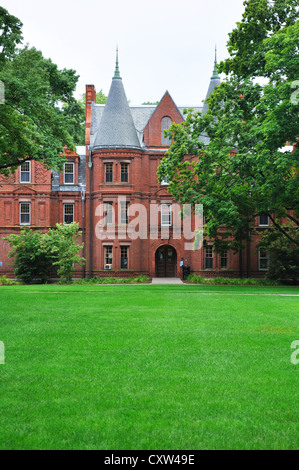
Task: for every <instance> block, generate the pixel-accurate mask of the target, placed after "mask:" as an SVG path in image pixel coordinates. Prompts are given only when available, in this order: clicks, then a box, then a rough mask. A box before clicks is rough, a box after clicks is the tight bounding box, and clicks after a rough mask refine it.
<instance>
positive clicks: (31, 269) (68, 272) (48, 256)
mask: <svg viewBox="0 0 299 470" xmlns="http://www.w3.org/2000/svg"><path fill="white" fill-rule="evenodd" d="M80 236H81V233H80V232H79V225H78V224H76V223H72V224H69V225H64V224H56V229H50V230H49V231H48V232H47V233H44V234H43V233H41V232H40V231H38V230H32V229H30V228H25V229H24V230H21V232H20V235H16V234H11V235H10V236H9V237H5V238H4V240H5V241H7V243H9V245H10V247H11V251H10V252H9V255H8V256H9V257H10V258H13V259H14V260H13V268H14V273H15V275H16V277H17V278H18V279H20V280H21V281H23V282H24V283H25V284H30V283H31V282H34V281H37V280H41V281H42V282H43V283H45V282H47V281H48V279H49V277H50V274H51V273H53V269H56V267H57V274H58V275H59V276H60V278H61V280H63V281H64V282H69V281H70V280H71V279H72V272H73V271H74V269H75V268H74V264H75V263H77V264H79V265H83V264H84V262H85V260H84V258H82V257H80V256H79V255H78V253H79V251H80V250H81V249H82V248H83V245H78V243H77V241H78V239H79V238H80Z"/></svg>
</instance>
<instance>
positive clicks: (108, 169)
mask: <svg viewBox="0 0 299 470" xmlns="http://www.w3.org/2000/svg"><path fill="white" fill-rule="evenodd" d="M105 181H106V183H113V163H106V164H105Z"/></svg>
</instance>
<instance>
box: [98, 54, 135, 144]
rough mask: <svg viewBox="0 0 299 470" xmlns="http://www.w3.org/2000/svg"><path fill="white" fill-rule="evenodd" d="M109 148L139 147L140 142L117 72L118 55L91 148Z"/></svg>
mask: <svg viewBox="0 0 299 470" xmlns="http://www.w3.org/2000/svg"><path fill="white" fill-rule="evenodd" d="M110 148H112V149H113V148H115V149H117V148H130V149H140V143H139V139H138V136H137V132H136V129H135V125H134V122H133V118H132V115H131V111H130V108H129V104H128V100H127V97H126V93H125V89H124V86H123V82H122V79H121V77H120V73H119V67H118V57H117V58H116V67H115V73H114V77H113V78H112V84H111V87H110V91H109V94H108V98H107V102H106V105H105V108H104V111H103V116H102V119H101V121H100V124H99V128H98V132H97V135H96V138H95V141H94V146H93V150H100V149H110Z"/></svg>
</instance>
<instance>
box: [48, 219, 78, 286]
mask: <svg viewBox="0 0 299 470" xmlns="http://www.w3.org/2000/svg"><path fill="white" fill-rule="evenodd" d="M80 237H81V232H79V224H78V223H75V222H73V223H71V224H56V229H50V230H49V231H48V233H46V234H45V235H44V236H43V243H44V244H45V246H46V247H47V249H48V250H49V252H50V253H51V256H52V257H53V262H52V263H53V266H57V274H58V275H59V277H60V278H61V280H62V281H65V282H70V281H71V279H72V272H73V271H74V270H75V263H76V264H78V265H80V266H82V265H83V264H84V263H85V259H84V258H82V257H80V256H79V254H78V253H79V251H80V250H81V249H82V248H83V245H78V243H77V242H78V240H79V238H80Z"/></svg>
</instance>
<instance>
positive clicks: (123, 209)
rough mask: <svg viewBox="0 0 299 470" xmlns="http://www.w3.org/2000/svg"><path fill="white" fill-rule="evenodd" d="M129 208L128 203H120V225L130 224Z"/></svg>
mask: <svg viewBox="0 0 299 470" xmlns="http://www.w3.org/2000/svg"><path fill="white" fill-rule="evenodd" d="M128 207H129V203H128V202H126V201H121V202H120V221H119V223H120V224H127V223H128V221H129V220H128Z"/></svg>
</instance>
